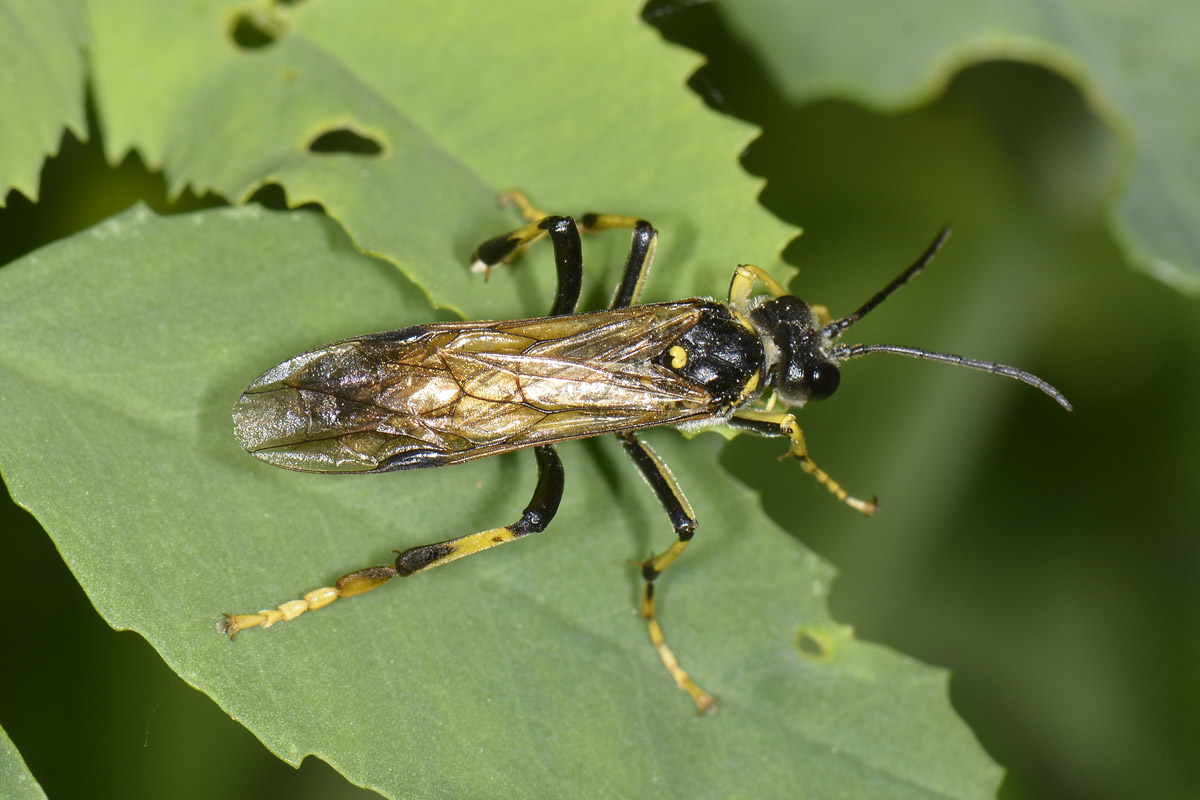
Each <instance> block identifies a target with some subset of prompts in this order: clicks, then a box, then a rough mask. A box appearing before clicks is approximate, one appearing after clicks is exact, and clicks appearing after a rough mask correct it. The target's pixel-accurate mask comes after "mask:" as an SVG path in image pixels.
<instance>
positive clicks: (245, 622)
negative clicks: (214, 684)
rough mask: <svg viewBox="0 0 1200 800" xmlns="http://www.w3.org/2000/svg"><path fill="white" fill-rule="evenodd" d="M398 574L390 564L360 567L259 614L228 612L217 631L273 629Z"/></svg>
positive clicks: (234, 633) (231, 635)
mask: <svg viewBox="0 0 1200 800" xmlns="http://www.w3.org/2000/svg"><path fill="white" fill-rule="evenodd" d="M397 574H398V573H397V572H396V568H395V567H392V566H389V565H385V566H380V567H367V568H366V569H360V570H357V571H355V572H351V573H348V574H346V575H343V576H342V577H340V578H338V579H337V582H336V583H335V584H334V585H333V586H322V587H321V588H320V589H314V590H312V591H311V592H309V593H308V594H306V595H304V597H302V598H301V599H299V600H292V601H290V602H287V603H284V604H283V605H281V606H279V607H278V608H268V609H264V610H262V611H259V612H258V613H257V614H226V615H225V617H224V618H223V619H222V620H221V621H220V622H219V623H217V630H219V631H221V633H224V634H227V635H228V636H229V638H231V639H232V638H233V637H234V636H237V635H238V633H240V632H241V631H244V630H246V629H247V628H269V627H271V626H272V625H274V624H275V623H276V622H290V621H291V620H294V619H295V618H296V617H298V616H300V615H301V614H303V613H304V612H305V611H316V610H317V609H318V608H324V607H325V606H327V605H329V604H330V603H332V602H333V601H334V600H338V599H340V598H343V597H353V596H354V595H356V594H362V593H363V592H369V591H371V590H372V589H375V588H377V587H379V586H382V585H383V584H385V583H387V582H388V581H390V580H391V579H392V578H394V577H396V575H397Z"/></svg>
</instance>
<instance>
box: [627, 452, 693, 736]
mask: <svg viewBox="0 0 1200 800" xmlns="http://www.w3.org/2000/svg"><path fill="white" fill-rule="evenodd" d="M617 438H618V439H620V440H621V444H622V445H624V446H625V452H627V453H628V454H629V457H630V458H632V459H633V463H634V464H636V465H637V468H638V470H639V471H640V472H641V473H642V477H644V478H645V479H646V482H647V483H649V484H650V488H651V489H652V490H654V494H655V496H656V497H657V498H658V502H659V503H661V504H662V507H663V509H664V510H665V511H666V512H667V517H669V518H670V520H671V527H672V528H674V530H675V535H676V537H677V538H676V540H675V543H674V544H672V545H671V546H670V547H668V548H667V549H666V550H664V551H663V552H661V553H659V554H658V555H656V556H654V557H653V558H651V559H649V560H648V561H644V562H642V563H641V567H642V577H643V578H644V579H645V581H646V584H645V589H643V591H642V605H641V615H642V617H643V618H644V619H645V620H646V627H647V629H648V630H649V633H650V643H651V644H652V645H653V646H654V649H655V650H657V651H658V655H659V657H660V658H661V659H662V662H663V666H665V667H666V668H667V672H669V673H670V675H671V677H672V678H673V679H674V680H675V684H676V685H677V686H678V687H679V688H680V689H683V690H684V691H685V692H687V693H688V695H689V696H691V698H692V701H693V702H695V704H696V708H697V710H699V712H700V713H701V714H710V713H712V712H713V711H715V710H716V704H717V701H716V699H715V698H714V697H713V696H712V695H710V694H709V693H708V692H706V691H704V690H703V689H701V688H700V687H699V686H697V685H696V682H695V681H693V680H692V679H691V676H689V675H688V674H687V672H686V671H684V669H683V667H681V666H680V665H679V659H678V658H676V657H675V653H674V652H672V651H671V648H670V647H668V646H667V642H666V637H665V636H664V635H663V630H662V626H661V625H660V624H659V622H658V616H657V614H656V613H655V610H654V581H655V579H656V578H658V576H659V575H661V574H662V573H663V572H664V571H665V570H666V569H667V567H669V566H671V564H672V563H674V561H675V559H677V558H679V556H680V554H681V553H683V551H684V549H685V548H686V547H687V545H688V542H690V541H691V540H692V534H694V533H695V531H696V515H695V513H693V512H692V506H691V504H690V503H688V501H687V498H686V497H684V496H683V492H682V491H680V489H679V484H678V483H676V482H675V476H673V475H672V474H671V471H670V470H669V469H668V468H667V465H666V464H664V463H663V461H662V459H660V458H659V457H658V454H657V453H655V452H654V450H653V449H651V447H650V445H648V444H646V443H645V442H643V441H642V440H640V439H638V438H637V437H636V436H635V435H634V434H633V433H619V434H617Z"/></svg>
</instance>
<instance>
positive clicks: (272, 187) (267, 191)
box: [246, 183, 325, 214]
mask: <svg viewBox="0 0 1200 800" xmlns="http://www.w3.org/2000/svg"><path fill="white" fill-rule="evenodd" d="M246 202H247V203H258V204H259V205H260V206H262V207H263V208H269V209H271V210H272V211H288V210H303V211H317V212H320V213H322V214H324V213H325V209H324V207H322V205H321V204H320V203H315V202H308V203H301V204H300V205H298V206H296V207H295V208H293V207H292V206H290V205H289V204H288V198H287V191H286V190H285V189H284V188H283V186H281V185H280V184H278V183H264V184H263V185H262V186H259V187H258V188H257V189H255V190H254V193H253V194H252V195H250V197H249V198H247V200H246Z"/></svg>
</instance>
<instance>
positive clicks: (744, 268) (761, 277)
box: [729, 264, 788, 313]
mask: <svg viewBox="0 0 1200 800" xmlns="http://www.w3.org/2000/svg"><path fill="white" fill-rule="evenodd" d="M755 281H761V282H762V284H763V286H766V287H767V291H768V292H770V293H771V296H772V297H783V296H784V295H786V294H787V293H788V291H787V289H785V288H784V287H783V284H781V283H780V282H779V281H777V280H775V279H774V278H772V277H771V275H770V273H768V272H767V271H766V270H765V269H762V268H761V267H756V266H754V265H753V264H739V265H738V268H737V269H735V270H734V271H733V278H732V279H731V280H730V281H729V305H731V306H733V307H734V308H735V309H737V310H738V311H741V312H743V313H744V312H745V310H746V304H747V302H748V301H749V300H750V290H751V289H753V288H754V283H755Z"/></svg>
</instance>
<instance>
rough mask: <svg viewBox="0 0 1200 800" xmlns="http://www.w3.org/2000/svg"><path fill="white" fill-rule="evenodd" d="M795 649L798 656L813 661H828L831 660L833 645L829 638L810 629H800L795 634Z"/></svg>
mask: <svg viewBox="0 0 1200 800" xmlns="http://www.w3.org/2000/svg"><path fill="white" fill-rule="evenodd" d="M796 649H797V650H799V651H800V655H802V656H804V657H805V658H809V659H812V660H813V661H828V660H829V659H831V658H833V644H832V643H831V642H830V641H829V637H828V636H826V635H825V634H823V633H821V632H820V631H816V630H813V629H812V628H801V629H800V631H799V633H797V634H796Z"/></svg>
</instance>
